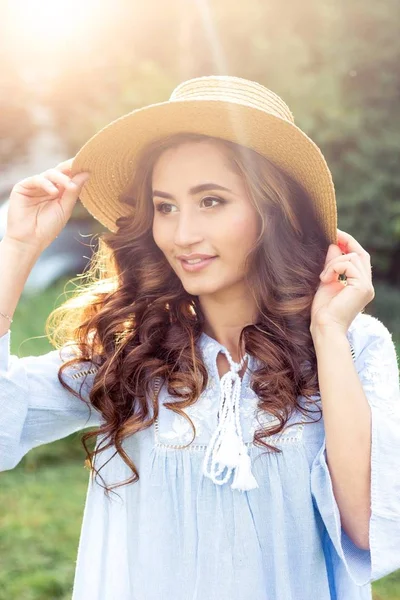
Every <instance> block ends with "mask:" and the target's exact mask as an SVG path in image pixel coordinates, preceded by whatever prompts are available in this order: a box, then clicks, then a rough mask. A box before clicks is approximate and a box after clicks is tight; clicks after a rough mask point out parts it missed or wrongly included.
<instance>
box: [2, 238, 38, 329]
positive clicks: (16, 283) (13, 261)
mask: <svg viewBox="0 0 400 600" xmlns="http://www.w3.org/2000/svg"><path fill="white" fill-rule="evenodd" d="M39 254H40V253H39V252H37V251H35V250H34V249H33V248H31V247H29V246H25V245H24V244H22V243H19V242H17V241H14V240H9V239H8V238H6V237H5V238H3V239H2V240H1V242H0V312H2V313H4V314H6V315H8V316H9V317H12V316H13V314H14V311H15V309H16V307H17V304H18V302H19V299H20V296H21V293H22V290H23V289H24V286H25V283H26V280H27V279H28V276H29V273H30V272H31V270H32V268H33V266H34V264H35V262H36V260H37V259H38V257H39ZM9 328H10V321H9V320H8V319H6V318H5V317H4V316H2V315H0V336H2V335H4V334H5V333H6V332H7V330H8V329H9Z"/></svg>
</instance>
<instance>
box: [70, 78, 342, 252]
mask: <svg viewBox="0 0 400 600" xmlns="http://www.w3.org/2000/svg"><path fill="white" fill-rule="evenodd" d="M178 132H191V133H200V134H203V135H209V136H213V137H217V138H222V139H225V140H230V141H232V142H237V143H239V144H242V145H243V146H247V147H249V148H251V149H252V150H255V151H256V152H258V153H259V154H262V155H264V156H266V157H267V158H269V159H270V160H271V162H273V163H274V164H276V165H277V166H279V167H280V168H281V169H282V170H283V171H285V172H286V173H288V174H289V175H291V177H292V178H293V179H295V180H296V181H297V182H298V183H299V184H301V185H302V187H303V188H304V189H305V191H306V192H308V194H309V196H310V197H311V199H312V201H313V202H314V204H315V208H316V212H317V215H318V218H319V219H320V222H321V225H322V227H323V229H324V230H325V232H326V234H327V236H328V239H329V241H330V242H331V243H336V241H337V231H336V227H337V211H336V200H335V189H334V185H333V182H332V176H331V173H330V171H329V168H328V166H327V164H326V161H325V159H324V157H323V155H322V153H321V151H320V149H319V148H318V146H317V145H316V144H315V143H314V142H313V141H312V140H311V139H310V138H309V137H308V136H307V135H306V134H305V133H304V132H303V131H302V130H301V129H299V127H297V126H296V125H295V124H294V119H293V115H292V113H291V112H290V110H289V108H288V106H287V105H286V104H285V103H284V102H283V100H282V99H281V98H280V97H279V96H277V95H276V94H275V93H274V92H272V91H270V90H268V89H267V88H265V87H264V86H262V85H261V84H259V83H256V82H254V81H248V80H247V79H242V78H239V77H231V76H216V75H212V76H207V77H197V78H195V79H190V80H189V81H184V82H183V83H181V84H180V85H178V87H177V88H176V89H175V90H174V91H173V92H172V95H171V97H170V99H169V100H168V101H167V102H161V103H158V104H151V105H149V106H145V107H144V108H140V109H137V110H134V111H132V112H130V113H128V114H126V115H124V116H122V117H120V118H119V119H116V120H115V121H112V122H111V123H110V124H109V125H107V126H106V127H104V128H103V129H101V130H100V131H99V132H98V133H96V134H95V135H94V136H93V137H92V138H91V139H89V141H88V142H87V143H86V144H85V145H84V146H83V147H82V148H81V149H80V150H79V152H78V153H77V155H76V157H75V159H74V161H73V165H72V176H73V175H76V174H77V173H79V172H81V171H89V172H90V174H91V177H90V179H89V181H88V182H87V183H86V184H85V186H84V187H83V189H82V191H81V194H80V200H81V202H82V204H83V205H84V206H85V207H86V208H87V210H88V211H89V212H90V213H91V214H92V215H93V216H94V218H95V219H97V220H98V221H100V223H102V224H103V225H104V226H105V227H107V228H108V229H110V230H111V231H116V230H117V226H116V223H115V221H116V219H117V218H118V217H119V216H122V215H128V214H129V213H130V212H131V211H132V208H131V207H129V206H127V205H124V204H122V203H120V202H119V200H118V198H119V195H120V194H121V192H122V191H124V190H125V188H126V186H127V185H128V184H129V182H130V181H131V179H132V174H133V172H134V169H135V163H136V159H137V156H138V154H139V153H140V151H141V150H142V148H143V147H144V146H146V145H147V144H148V143H150V142H153V141H155V140H157V139H161V138H163V137H166V136H169V135H171V134H174V133H178Z"/></svg>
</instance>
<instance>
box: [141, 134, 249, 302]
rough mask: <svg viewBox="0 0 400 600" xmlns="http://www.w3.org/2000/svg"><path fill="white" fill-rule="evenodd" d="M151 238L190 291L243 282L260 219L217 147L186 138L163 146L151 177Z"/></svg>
mask: <svg viewBox="0 0 400 600" xmlns="http://www.w3.org/2000/svg"><path fill="white" fill-rule="evenodd" d="M152 188H153V203H154V220H153V236H154V241H155V243H156V244H157V246H158V247H159V248H160V250H161V251H162V252H163V253H164V255H165V257H166V259H167V260H168V262H169V264H170V265H171V267H172V269H173V270H174V271H175V273H176V274H177V276H178V277H179V279H180V280H181V282H182V285H183V287H184V289H185V290H186V291H187V292H188V293H189V294H192V295H195V296H203V295H208V294H216V293H220V292H223V291H224V292H225V291H228V290H231V289H232V288H233V287H237V286H242V285H243V278H244V275H245V264H244V261H245V259H246V256H247V254H248V252H249V250H250V249H251V248H252V246H253V245H254V243H255V241H256V238H257V235H258V230H259V217H258V214H257V211H256V209H255V208H254V206H253V204H252V203H251V201H250V199H249V197H248V195H247V192H246V189H245V185H244V182H243V179H242V178H241V177H240V175H239V174H237V173H235V172H234V171H233V169H232V166H231V165H230V164H229V162H228V158H227V155H226V154H225V153H224V150H223V148H221V146H219V145H217V144H214V143H212V142H208V141H205V142H200V143H199V142H186V143H184V144H182V145H180V146H178V147H175V148H170V149H168V150H166V151H165V152H164V153H163V154H162V155H161V156H160V157H159V159H158V160H157V162H156V164H155V166H154V169H153V177H152Z"/></svg>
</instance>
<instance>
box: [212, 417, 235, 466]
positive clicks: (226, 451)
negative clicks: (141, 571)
mask: <svg viewBox="0 0 400 600" xmlns="http://www.w3.org/2000/svg"><path fill="white" fill-rule="evenodd" d="M239 456H240V440H239V437H238V435H237V433H236V431H235V430H234V427H233V424H230V426H229V428H228V429H227V431H226V433H225V435H224V437H223V439H222V442H221V446H220V447H219V449H218V450H217V452H216V455H215V460H216V461H217V462H218V463H219V464H220V465H225V466H226V467H236V465H237V464H238V462H239Z"/></svg>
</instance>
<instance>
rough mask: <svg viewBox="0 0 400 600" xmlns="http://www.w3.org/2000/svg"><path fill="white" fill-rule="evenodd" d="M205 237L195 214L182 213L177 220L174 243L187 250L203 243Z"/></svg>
mask: <svg viewBox="0 0 400 600" xmlns="http://www.w3.org/2000/svg"><path fill="white" fill-rule="evenodd" d="M202 239H203V235H202V232H201V227H200V223H199V221H198V219H196V218H195V217H194V215H193V214H190V213H184V212H181V213H180V214H179V218H178V220H177V224H176V229H175V235H174V243H175V244H176V245H177V246H180V247H182V248H186V247H188V246H192V245H193V244H196V243H198V242H201V240H202Z"/></svg>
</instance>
